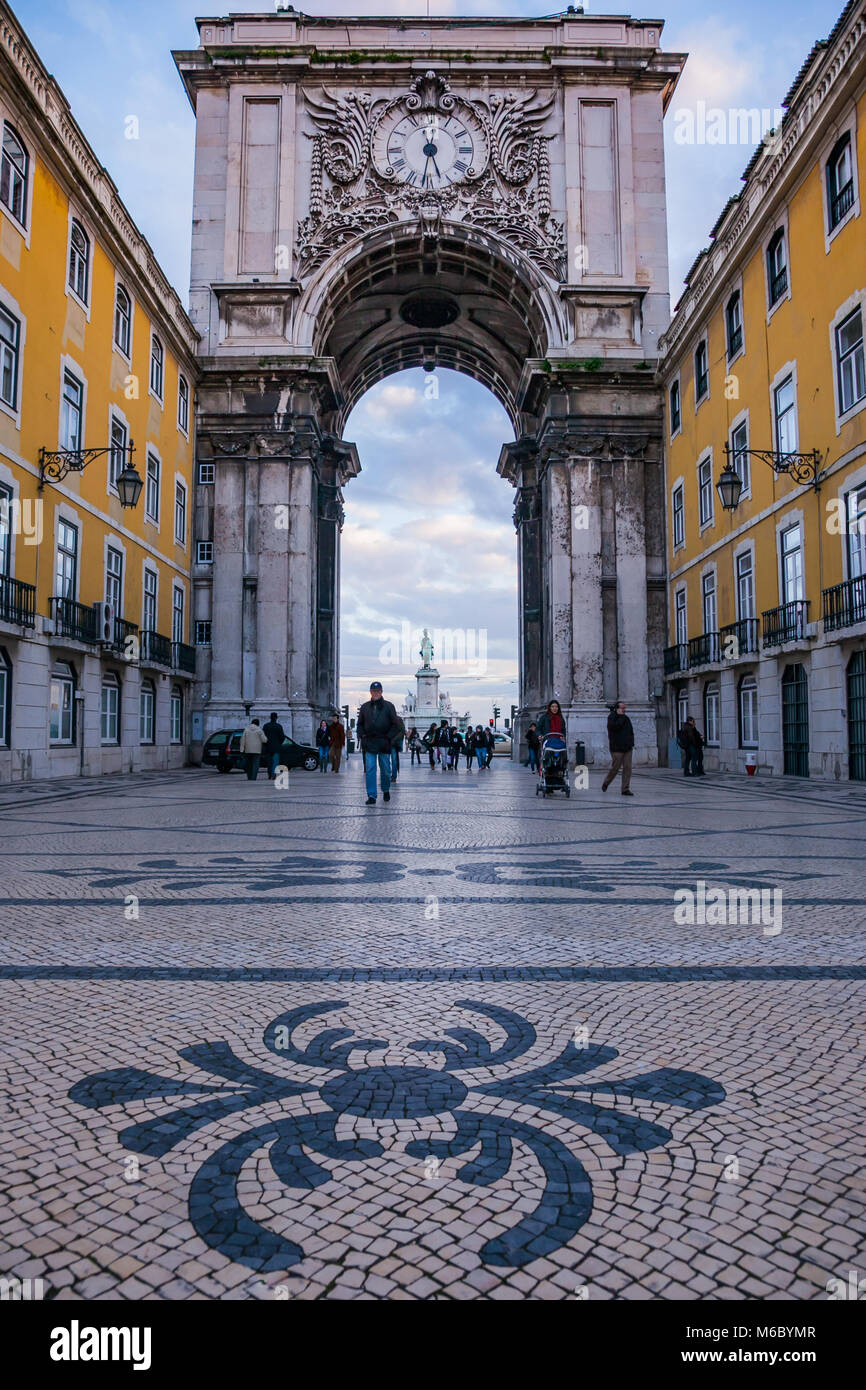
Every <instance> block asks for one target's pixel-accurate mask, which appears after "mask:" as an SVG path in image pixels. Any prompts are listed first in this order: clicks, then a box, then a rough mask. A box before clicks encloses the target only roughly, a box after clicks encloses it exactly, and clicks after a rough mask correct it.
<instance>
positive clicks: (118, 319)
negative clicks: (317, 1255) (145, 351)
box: [114, 285, 132, 357]
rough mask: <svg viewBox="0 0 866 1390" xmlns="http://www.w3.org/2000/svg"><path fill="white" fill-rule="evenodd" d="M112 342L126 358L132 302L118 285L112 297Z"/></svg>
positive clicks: (130, 333)
mask: <svg viewBox="0 0 866 1390" xmlns="http://www.w3.org/2000/svg"><path fill="white" fill-rule="evenodd" d="M114 342H115V345H116V346H117V347H118V348H120V351H121V352H122V353H123V355H124V357H128V356H129V349H130V345H131V343H132V300H131V299H130V297H129V295H128V294H127V292H126V290H125V289H124V288H123V286H122V285H118V287H117V293H116V294H115V296H114Z"/></svg>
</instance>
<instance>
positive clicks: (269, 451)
mask: <svg viewBox="0 0 866 1390" xmlns="http://www.w3.org/2000/svg"><path fill="white" fill-rule="evenodd" d="M210 442H211V446H212V448H213V452H214V454H215V455H222V456H223V457H229V458H239V457H243V458H276V457H278V456H282V457H286V456H289V457H294V456H295V455H296V454H297V453H298V451H299V449H300V447H301V441H300V440H299V438H298V435H297V432H296V431H295V430H294V429H288V430H279V431H276V432H274V433H273V434H262V433H256V432H253V431H250V430H244V431H243V432H241V433H238V434H212V435H211V436H210Z"/></svg>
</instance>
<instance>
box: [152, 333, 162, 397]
mask: <svg viewBox="0 0 866 1390" xmlns="http://www.w3.org/2000/svg"><path fill="white" fill-rule="evenodd" d="M164 384H165V349H164V347H163V346H162V342H161V340H160V339H159V338H157V336H156V334H155V333H154V335H153V337H152V338H151V340H150V389H151V391H152V392H153V394H154V395H155V396H156V397H158V399H159V400H162V393H163V389H164Z"/></svg>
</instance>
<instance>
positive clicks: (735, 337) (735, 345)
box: [728, 328, 743, 362]
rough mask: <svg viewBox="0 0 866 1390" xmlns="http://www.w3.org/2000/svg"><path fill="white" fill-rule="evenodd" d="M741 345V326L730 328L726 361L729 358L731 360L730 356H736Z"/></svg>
mask: <svg viewBox="0 0 866 1390" xmlns="http://www.w3.org/2000/svg"><path fill="white" fill-rule="evenodd" d="M742 346H743V330H742V328H734V329H732V330H731V333H730V334H729V336H728V361H729V362H730V360H731V358H732V357H736V355H737V353H738V352H739V351H740V348H741V347H742Z"/></svg>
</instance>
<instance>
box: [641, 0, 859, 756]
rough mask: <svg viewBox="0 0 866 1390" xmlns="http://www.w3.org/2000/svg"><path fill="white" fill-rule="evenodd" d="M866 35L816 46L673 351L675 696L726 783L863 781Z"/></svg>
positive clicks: (670, 653) (671, 694)
mask: <svg viewBox="0 0 866 1390" xmlns="http://www.w3.org/2000/svg"><path fill="white" fill-rule="evenodd" d="M864 25H866V11H864V8H863V5H862V3H860V4H849V5H848V6H847V7H846V9H845V11H844V12H843V13H842V15H841V16H840V19H839V21H838V22H837V24H836V26H835V28H834V30H833V32H832V33H831V35H830V36H829V37H828V38H827V39H826V40H824V41H822V42H820V43H818V44H816V45H815V48H814V49H813V51H812V53H811V54H810V56H809V58H808V59H807V61H806V63H805V64H804V66H803V68H802V69H801V71H800V73H799V74H798V76H797V78H796V80H795V82H794V85H793V87H792V88H791V91H790V92H789V94H788V97H787V98H786V100H785V103H784V109H785V112H786V114H785V119H784V122H783V124H782V126H781V127H780V129H779V130H778V131H777V132H775V133H774V134H773V135H771V136H769V137H767V138H766V139H765V141H764V142H763V144H762V145H761V146H760V147H759V148H758V150H757V151H756V153H755V155H754V156H753V158H752V160H751V162H750V164H749V165H748V167H747V169H746V171H745V173H744V175H743V188H742V191H741V192H740V193H739V194H738V195H737V196H736V197H735V198H732V199H731V200H730V201H729V203H728V204H727V206H726V207H725V209H724V211H723V212H722V214H721V216H720V218H719V220H718V222H717V223H716V225H715V227H714V228H713V231H712V234H711V245H710V247H709V248H708V249H707V250H705V251H703V252H702V253H701V255H700V256H698V258H697V260H696V261H695V263H694V265H693V267H692V269H691V271H690V272H689V275H688V277H687V288H686V292H685V294H684V296H683V298H682V299H681V301H680V303H679V304H678V306H677V309H676V312H675V314H674V317H673V319H672V322H671V325H670V327H669V329H668V331H667V332H666V334H665V335H664V338H663V340H662V344H661V352H662V366H661V373H662V376H663V380H664V385H665V392H666V401H667V421H666V458H665V469H666V495H667V507H668V512H667V553H668V574H669V621H670V636H669V642H670V645H669V647H668V649H667V651H666V653H665V682H666V699H667V702H668V712H669V715H670V719H671V723H672V732H673V733H674V735H675V734H676V731H677V730H678V729H679V728H680V727H681V726H682V725H683V723H684V722H685V720H686V719H687V718H688V717H689V716H692V717H694V719H695V721H696V724H697V727H698V729H699V730H700V731H701V732H702V734H703V736H704V738H705V740H706V748H705V752H704V759H705V762H706V764H707V766H708V767H709V768H711V769H712V768H716V769H721V770H723V771H736V770H743V769H744V768H746V767H747V765H748V764H749V763H754V764H756V765H757V767H758V769H760V770H763V771H765V772H771V773H776V774H783V773H787V774H789V775H796V776H813V777H825V778H831V779H848V778H851V779H855V780H861V781H862V780H866V369H864V324H866V228H864V219H863V216H862V212H861V196H862V194H861V180H862V178H863V174H864V171H866V37H864ZM707 157H708V158H711V157H712V150H711V148H710V147H708V151H707ZM726 468H727V469H728V471H727V473H725V470H726ZM723 475H724V481H723V482H722V484H721V486H719V484H720V479H722V478H723ZM732 475H734V476H732ZM670 753H671V757H672V758H675V757H677V756H678V753H677V747H676V744H675V742H674V740H672V743H671V748H670Z"/></svg>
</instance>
